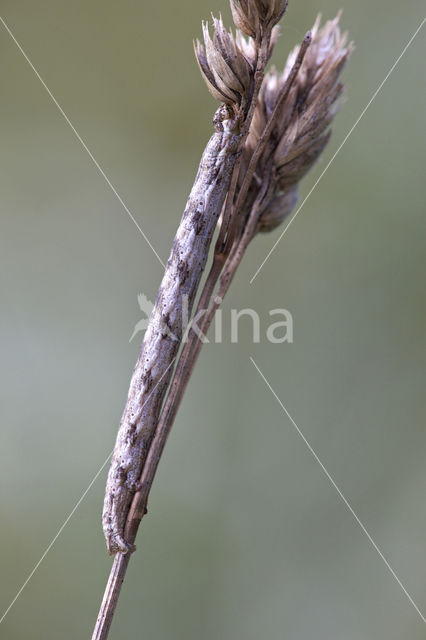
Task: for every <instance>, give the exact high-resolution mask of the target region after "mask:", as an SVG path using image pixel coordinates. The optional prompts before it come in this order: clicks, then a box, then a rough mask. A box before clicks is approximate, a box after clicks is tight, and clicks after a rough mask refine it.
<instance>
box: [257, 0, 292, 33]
mask: <svg viewBox="0 0 426 640" xmlns="http://www.w3.org/2000/svg"><path fill="white" fill-rule="evenodd" d="M254 2H255V4H256V7H257V10H258V12H259V20H260V23H261V24H262V25H263V26H264V27H268V26H273V25H275V24H277V23H278V22H279V21H280V20H281V18H282V17H283V15H284V14H285V12H286V10H287V5H288V0H254Z"/></svg>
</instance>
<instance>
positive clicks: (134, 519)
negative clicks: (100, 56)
mask: <svg viewBox="0 0 426 640" xmlns="http://www.w3.org/2000/svg"><path fill="white" fill-rule="evenodd" d="M269 43H270V31H268V32H267V33H265V34H264V35H263V37H262V38H261V39H260V41H259V44H258V57H257V61H256V69H255V74H254V84H253V93H252V95H251V99H250V103H249V108H248V111H247V115H246V116H245V118H244V123H243V128H242V136H241V142H240V153H241V151H242V148H243V146H244V143H245V140H246V138H247V135H248V132H249V128H250V123H251V120H252V118H253V113H254V109H255V107H256V104H257V99H258V95H259V91H260V87H261V85H262V81H263V77H264V72H265V67H266V64H267V62H268V52H269ZM238 173H239V159H237V167H236V169H235V171H234V173H233V177H232V179H231V185H230V187H231V189H230V190H229V191H228V197H227V204H226V205H225V211H224V217H223V220H224V221H225V223H226V224H227V225H228V222H229V224H230V225H232V218H233V216H235V215H236V209H233V201H234V196H235V191H236V188H237V183H238ZM224 233H226V229H225V230H224ZM221 241H222V242H223V238H221ZM225 247H226V251H229V242H228V243H226V242H225ZM241 257H242V254H241ZM224 260H225V254H223V251H220V250H219V251H218V252H217V257H216V259H215V260H214V262H213V265H212V269H211V271H210V274H209V278H208V280H207V288H206V289H205V293H204V295H202V296H201V299H200V302H203V303H204V301H208V299H209V297H210V295H211V294H212V292H213V290H214V286H215V284H216V282H217V279H218V277H219V274H220V272H221V269H222V266H223V262H224ZM225 267H226V265H225ZM235 268H236V267H235ZM231 279H232V277H231ZM229 284H230V282H229ZM228 286H229V285H228ZM210 288H211V289H210ZM226 289H227V287H226ZM210 291H211V292H210ZM209 292H210V293H209ZM215 310H216V308H214V309H213V311H212V313H211V317H210V319H209V323H208V324H210V322H211V319H212V318H213V315H214V312H215ZM185 346H186V345H185ZM191 351H192V350H191V348H190V347H189V348H188V355H190V353H191ZM198 352H199V351H196V352H194V364H195V361H196V359H197V356H198ZM188 379H189V376H188ZM175 380H176V374H175V376H174V378H173V381H172V383H171V386H170V391H171V390H172V389H173V388H174V386H176V384H175ZM185 387H186V384H185V386H184V388H183V390H184V389H185ZM178 406H179V404H178V405H177V406H176V410H175V411H173V418H174V416H175V414H176V411H177V408H178ZM164 409H166V405H165V406H164ZM162 413H163V412H162ZM172 424H173V419H172V420H168V421H165V420H161V418H160V422H159V424H158V426H157V428H156V431H155V435H154V438H153V440H152V443H151V445H150V448H149V451H148V455H147V458H146V460H145V463H144V466H143V469H142V474H141V477H140V487H141V488H140V490H139V491H138V492H137V493H136V494H135V495H134V498H133V500H132V503H131V507H130V510H129V513H128V517H127V521H126V526H125V530H124V539H125V540H126V542H127V543H128V544H129V545H133V544H134V541H135V538H136V534H137V531H138V528H139V524H140V521H141V520H142V517H143V516H144V514H145V513H146V505H147V502H148V495H149V492H150V490H151V485H152V482H153V479H154V476H155V473H156V470H157V467H158V463H159V461H160V457H161V454H162V452H163V449H164V446H165V444H166V441H167V437H168V435H169V432H170V429H171V426H172ZM130 555H131V554H130V552H129V553H127V554H122V553H120V552H118V553H117V554H116V556H115V558H114V562H113V566H112V568H111V572H110V576H109V579H108V583H107V586H106V590H105V593H104V598H103V601H102V605H101V608H100V611H99V615H98V618H97V621H96V625H95V629H94V631H93V635H92V640H106V639H107V637H108V633H109V629H110V626H111V622H112V619H113V616H114V612H115V609H116V606H117V602H118V598H119V595H120V591H121V586H122V584H123V581H124V577H125V574H126V571H127V567H128V564H129V560H130Z"/></svg>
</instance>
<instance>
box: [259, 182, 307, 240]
mask: <svg viewBox="0 0 426 640" xmlns="http://www.w3.org/2000/svg"><path fill="white" fill-rule="evenodd" d="M297 200H298V185H297V184H296V185H294V186H293V187H291V188H290V189H288V190H287V191H278V192H277V193H276V194H275V196H274V197H273V198H272V200H270V201H269V202H268V204H267V206H266V207H265V209H264V210H263V211H262V215H261V216H260V218H259V221H258V225H257V231H260V232H265V231H273V230H274V229H276V228H277V227H279V226H280V224H281V223H282V222H283V220H284V219H285V218H287V216H289V215H290V213H291V212H292V211H293V209H294V207H295V206H296V203H297Z"/></svg>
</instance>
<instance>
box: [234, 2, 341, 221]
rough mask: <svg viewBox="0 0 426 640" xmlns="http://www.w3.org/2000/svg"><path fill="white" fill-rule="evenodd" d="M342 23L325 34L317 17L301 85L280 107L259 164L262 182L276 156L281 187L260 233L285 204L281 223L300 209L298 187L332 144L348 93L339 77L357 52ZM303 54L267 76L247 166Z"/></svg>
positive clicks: (300, 76) (329, 25)
mask: <svg viewBox="0 0 426 640" xmlns="http://www.w3.org/2000/svg"><path fill="white" fill-rule="evenodd" d="M339 18H340V14H338V15H337V17H336V18H335V19H334V20H331V21H328V22H327V23H326V24H325V25H324V26H323V27H322V29H320V28H319V23H320V16H318V18H317V20H316V22H315V24H314V27H313V29H312V42H311V44H310V46H309V48H308V50H307V52H306V55H305V57H304V60H303V64H302V66H301V68H300V69H299V72H298V74H297V76H296V80H295V82H294V84H293V86H292V87H291V89H290V91H289V93H288V95H287V98H286V99H285V101H284V103H283V104H282V105H281V107H280V113H279V117H278V119H277V123H276V125H275V128H274V130H273V133H272V135H271V139H270V141H269V144H268V145H267V146H266V149H265V151H264V153H263V155H262V157H261V158H260V161H259V165H258V169H257V174H258V179H259V178H260V180H262V178H263V176H262V171H265V166H266V158H267V157H271V155H272V157H273V172H274V175H275V180H276V186H277V188H276V190H275V192H274V195H273V197H272V198H271V199H270V201H269V204H268V203H265V207H264V214H263V215H265V216H267V219H268V221H269V222H268V224H266V223H263V221H262V219H260V220H259V230H261V231H266V230H269V229H271V228H273V226H271V222H270V221H271V219H272V218H273V219H274V220H277V219H278V214H277V209H278V208H279V207H280V206H281V204H282V219H284V217H286V216H287V215H288V213H289V211H290V210H291V208H292V207H293V206H294V205H295V200H294V194H295V193H296V191H297V189H295V187H297V184H298V183H299V181H300V180H301V179H302V178H303V177H304V175H305V174H306V173H307V172H308V171H309V169H310V168H311V167H312V165H313V164H314V162H315V161H316V159H317V158H318V156H319V155H320V154H321V152H322V151H323V149H324V147H325V146H326V144H327V142H328V140H329V138H330V135H331V131H330V130H329V126H330V124H331V122H332V120H333V117H334V116H335V114H336V113H337V111H338V108H339V103H340V100H339V98H340V96H341V94H342V91H343V85H342V84H341V82H340V81H339V75H340V73H341V71H342V68H343V66H344V64H345V62H346V61H347V59H348V57H349V55H350V54H351V52H352V49H353V44H352V43H350V44H349V45H347V44H346V43H347V34H346V33H344V34H341V33H340V29H339V26H338V22H339ZM298 53H299V48H298V47H297V48H296V49H295V50H294V51H292V52H291V54H290V55H289V57H288V60H287V63H286V66H285V69H284V71H283V73H281V74H280V73H278V72H277V71H276V69H274V68H272V69H271V70H270V71H269V72H268V74H267V75H266V76H265V79H264V83H263V85H262V90H261V94H260V97H259V101H258V105H257V108H256V112H255V114H254V118H253V121H252V125H251V128H250V134H249V137H248V139H247V141H246V145H245V154H244V155H245V156H246V159H245V164H247V162H248V161H249V159H250V156H251V154H252V153H253V150H254V148H255V147H256V144H257V142H258V140H259V138H260V136H261V134H262V131H263V130H264V128H265V126H266V124H267V122H268V120H269V118H270V117H271V114H272V112H273V110H274V108H275V105H276V104H277V100H278V97H279V95H280V91H281V89H282V87H283V86H284V84H285V81H286V79H287V77H288V75H289V73H290V70H291V68H292V67H293V65H294V62H295V60H296V58H297V55H298ZM290 194H293V195H292V196H291V195H290ZM286 198H287V199H286ZM280 203H281V204H280ZM271 212H272V213H271ZM271 216H272V218H271ZM274 216H275V217H274Z"/></svg>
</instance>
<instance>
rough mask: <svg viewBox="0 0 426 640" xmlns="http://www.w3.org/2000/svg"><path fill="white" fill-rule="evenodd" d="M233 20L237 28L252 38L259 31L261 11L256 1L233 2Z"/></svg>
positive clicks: (241, 0)
mask: <svg viewBox="0 0 426 640" xmlns="http://www.w3.org/2000/svg"><path fill="white" fill-rule="evenodd" d="M231 11H232V18H233V20H234V23H235V26H236V27H237V28H238V29H240V30H241V31H242V32H243V33H245V34H246V35H247V36H250V37H251V38H255V37H256V34H257V33H258V30H259V11H258V7H257V3H256V0H231Z"/></svg>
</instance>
